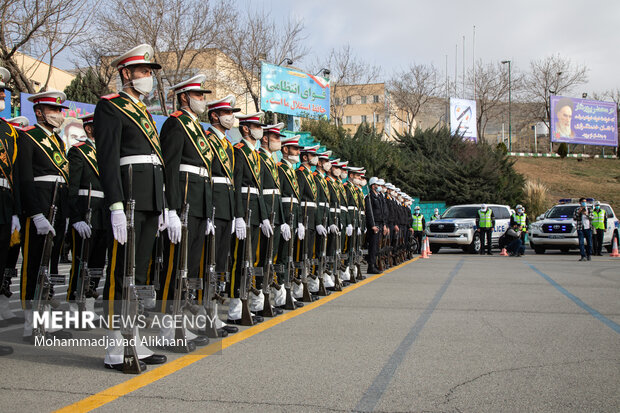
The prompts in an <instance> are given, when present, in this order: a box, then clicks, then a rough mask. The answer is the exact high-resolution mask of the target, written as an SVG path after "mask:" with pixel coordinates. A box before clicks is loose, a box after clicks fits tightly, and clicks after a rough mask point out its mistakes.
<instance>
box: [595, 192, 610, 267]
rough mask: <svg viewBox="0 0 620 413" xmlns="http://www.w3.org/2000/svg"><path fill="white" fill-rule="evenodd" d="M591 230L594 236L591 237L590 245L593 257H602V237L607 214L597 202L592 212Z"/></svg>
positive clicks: (605, 227) (605, 228) (605, 229)
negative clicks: (591, 245) (592, 247)
mask: <svg viewBox="0 0 620 413" xmlns="http://www.w3.org/2000/svg"><path fill="white" fill-rule="evenodd" d="M592 229H593V232H594V234H593V235H592V241H593V242H592V244H593V246H594V249H593V250H592V254H593V255H598V256H602V255H603V254H602V253H603V237H604V236H605V231H607V213H606V212H605V210H604V209H603V208H601V203H600V202H599V201H595V202H594V211H592Z"/></svg>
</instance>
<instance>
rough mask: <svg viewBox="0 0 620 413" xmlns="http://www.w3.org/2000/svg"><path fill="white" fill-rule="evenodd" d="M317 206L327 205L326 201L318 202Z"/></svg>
mask: <svg viewBox="0 0 620 413" xmlns="http://www.w3.org/2000/svg"><path fill="white" fill-rule="evenodd" d="M319 206H322V207H328V206H329V205H328V204H327V202H319Z"/></svg>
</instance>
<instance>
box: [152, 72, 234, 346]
mask: <svg viewBox="0 0 620 413" xmlns="http://www.w3.org/2000/svg"><path fill="white" fill-rule="evenodd" d="M205 80H206V76H204V75H197V76H194V77H192V78H190V79H188V80H185V81H183V82H180V83H178V84H176V85H174V86H172V90H173V91H174V94H175V96H176V99H177V103H178V106H179V108H180V110H177V111H175V112H174V113H172V115H171V116H170V117H169V118H168V119H166V121H165V122H164V124H163V126H162V129H161V146H162V153H163V157H164V165H165V166H166V167H165V174H166V202H167V206H168V228H167V229H168V231H167V232H168V236H167V238H166V241H168V242H164V249H163V250H164V252H163V258H164V261H163V268H165V269H166V271H165V274H166V276H165V279H164V280H163V282H162V283H161V287H160V290H159V293H158V295H159V298H160V300H161V303H162V312H170V311H171V307H172V305H173V303H172V300H173V299H174V289H175V285H176V270H177V266H178V261H179V254H180V251H179V245H178V243H179V241H180V240H181V219H180V216H179V215H180V214H181V211H182V209H183V205H184V202H187V204H188V206H189V209H188V218H187V222H188V225H187V228H188V231H187V233H188V234H187V235H188V236H187V253H188V254H187V260H188V262H187V277H188V278H190V279H198V278H200V275H201V274H200V267H201V258H202V257H203V249H204V244H205V235H208V234H211V233H213V231H215V228H214V227H213V223H212V222H211V215H212V208H213V203H212V190H211V180H210V179H209V176H210V173H211V162H212V160H213V156H214V154H213V149H212V148H211V145H209V142H208V136H207V132H205V130H204V129H203V127H202V125H201V124H200V122H199V120H198V116H200V115H202V114H203V113H204V112H205V110H206V106H207V101H206V100H205V95H206V94H209V93H211V91H210V90H208V89H206V88H205V87H204V86H203V84H204V82H205ZM174 334H175V329H174V328H172V327H167V328H166V327H165V328H162V330H161V336H163V337H164V338H166V339H168V340H173V339H174ZM227 334H228V333H227V332H225V331H224V330H220V331H218V335H220V336H225V335H227ZM185 338H186V340H187V347H185V346H181V347H178V346H177V347H168V350H171V351H183V352H184V351H187V350H189V351H193V350H194V349H195V348H196V346H204V345H206V344H208V342H209V340H208V338H207V337H204V336H197V335H196V334H194V333H192V332H191V331H189V330H186V331H185ZM169 342H171V341H169Z"/></svg>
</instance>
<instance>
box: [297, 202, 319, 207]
mask: <svg viewBox="0 0 620 413" xmlns="http://www.w3.org/2000/svg"><path fill="white" fill-rule="evenodd" d="M301 206H302V207H307V206H308V207H312V208H316V202H307V201H304V202H302V203H301Z"/></svg>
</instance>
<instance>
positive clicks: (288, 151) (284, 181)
mask: <svg viewBox="0 0 620 413" xmlns="http://www.w3.org/2000/svg"><path fill="white" fill-rule="evenodd" d="M299 139H300V136H299V135H295V136H291V137H289V138H283V139H282V149H281V151H282V161H280V162H278V174H279V179H280V195H281V196H282V197H281V200H282V210H283V212H284V218H283V219H284V220H285V221H286V222H287V223H288V224H289V227H291V232H292V231H293V228H297V237H293V239H291V240H290V241H289V242H296V241H297V240H299V241H300V242H301V241H302V240H303V239H304V237H305V228H304V225H303V219H302V218H301V216H300V211H301V209H300V197H301V194H300V190H301V188H300V185H299V182H298V181H297V174H296V173H295V165H296V164H298V163H299V162H300V159H299V153H300V146H299ZM281 234H282V233H281ZM291 235H292V234H291ZM289 242H287V241H286V240H284V238H283V235H281V239H280V243H279V245H278V253H277V258H276V262H277V263H278V264H281V265H286V264H287V263H288V258H289ZM280 281H281V280H280ZM292 281H293V280H292V279H291V282H292ZM300 287H301V285H297V284H295V283H293V285H292V290H297V292H298V294H297V295H296V294H294V293H293V296H294V297H295V296H297V297H299V296H301V293H299V291H300V290H301V288H300ZM301 292H303V290H301ZM278 297H279V295H278V294H276V296H275V297H274V298H275V300H274V301H275V305H276V306H278V307H283V306H284V304H285V302H284V300H278ZM280 297H281V296H280ZM284 298H285V299H286V297H284ZM293 300H294V298H293ZM294 302H295V305H296V306H297V307H303V303H301V302H299V301H294Z"/></svg>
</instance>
